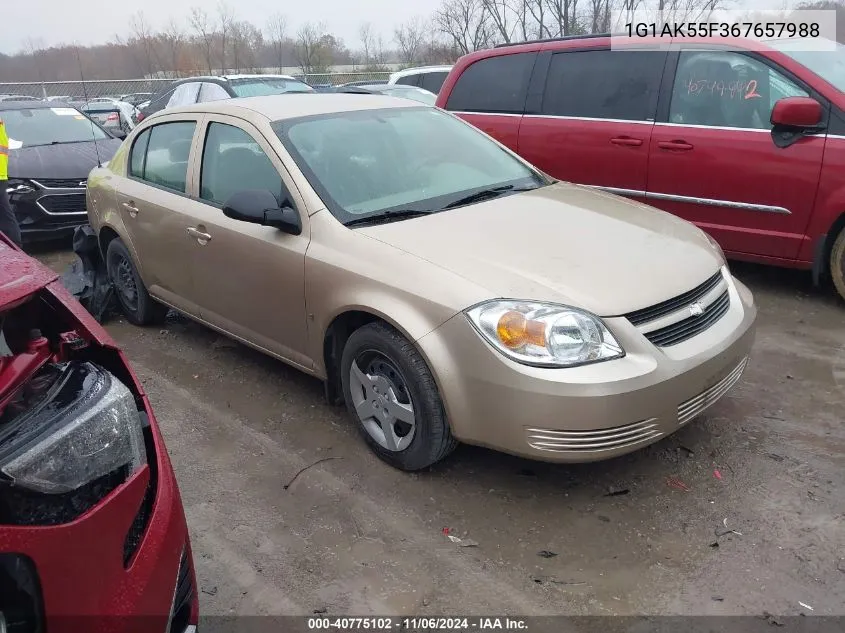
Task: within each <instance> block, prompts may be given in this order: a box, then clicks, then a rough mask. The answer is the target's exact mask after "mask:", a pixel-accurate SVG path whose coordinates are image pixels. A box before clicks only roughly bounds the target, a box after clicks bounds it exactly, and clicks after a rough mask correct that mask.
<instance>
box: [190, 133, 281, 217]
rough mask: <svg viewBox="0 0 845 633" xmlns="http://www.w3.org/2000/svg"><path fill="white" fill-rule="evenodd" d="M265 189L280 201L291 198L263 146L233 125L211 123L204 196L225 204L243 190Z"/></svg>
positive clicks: (205, 153)
mask: <svg viewBox="0 0 845 633" xmlns="http://www.w3.org/2000/svg"><path fill="white" fill-rule="evenodd" d="M250 189H263V190H266V191H269V192H270V193H272V194H273V195H274V196H276V200H277V201H278V202H279V204H281V203H283V202H284V199H285V198H287V193H286V189H285V186H284V184H283V183H282V177H281V176H280V175H279V172H278V171H277V170H276V167H275V166H274V165H273V163H272V161H271V160H270V159H269V158H268V157H267V154H265V153H264V150H263V149H261V145H259V144H258V142H257V141H256V140H255V139H254V138H253V137H252V136H250V135H249V134H248V133H247V132H245V131H244V130H242V129H241V128H239V127H235V126H233V125H226V124H224V123H211V124H210V125H209V126H208V132H207V134H206V136H205V148H204V149H203V153H202V174H201V176H200V198H202V199H203V200H207V201H209V202H212V203H214V204H219V205H223V204H225V203H226V201H227V200H228V199H229V197H230V196H231V195H232V194H234V193H237V192H239V191H247V190H250Z"/></svg>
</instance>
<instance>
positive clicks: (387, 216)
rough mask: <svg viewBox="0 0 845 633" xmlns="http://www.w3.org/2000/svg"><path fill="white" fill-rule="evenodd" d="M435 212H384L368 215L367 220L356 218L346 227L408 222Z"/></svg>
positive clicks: (424, 210) (401, 210)
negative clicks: (396, 221) (397, 221)
mask: <svg viewBox="0 0 845 633" xmlns="http://www.w3.org/2000/svg"><path fill="white" fill-rule="evenodd" d="M431 213H434V211H429V210H426V209H400V210H398V211H384V212H383V213H377V214H376V215H368V216H367V217H365V218H355V219H354V220H349V222H344V226H364V225H367V224H382V223H384V222H392V221H393V220H407V219H409V218H416V217H419V216H421V215H429V214H431Z"/></svg>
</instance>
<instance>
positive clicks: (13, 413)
mask: <svg viewBox="0 0 845 633" xmlns="http://www.w3.org/2000/svg"><path fill="white" fill-rule="evenodd" d="M45 371H46V374H45ZM45 371H42V374H41V376H40V377H39V379H40V380H41V381H42V383H45V384H43V385H42V386H41V388H39V390H38V393H37V394H35V395H27V394H26V393H21V394H18V396H19V397H18V398H17V399H15V400H13V401H12V402H11V403H10V404H9V405H8V406H7V407H6V410H5V411H4V412H3V415H2V417H0V476H2V478H3V479H6V480H7V483H11V484H12V485H13V486H14V487H16V488H23V489H26V490H31V491H33V492H36V493H42V494H48V495H61V494H65V493H69V492H72V491H74V490H77V489H79V488H81V487H83V486H85V485H86V484H90V483H92V482H95V481H97V480H101V479H102V478H103V477H106V476H114V475H117V476H118V477H119V479H120V480H121V481H125V480H126V478H128V477H129V476H130V475H131V474H132V473H134V472H135V471H137V470H138V469H139V468H141V467H142V466H143V465H144V464H146V463H147V456H146V450H145V448H144V436H143V427H142V424H141V418H140V415H139V413H138V408H137V406H136V404H135V398H134V397H133V395H132V393H131V392H130V391H129V389H127V388H126V386H125V385H124V384H123V383H121V382H120V381H119V380H118V379H117V378H115V377H114V376H113V375H112V374H110V373H109V372H107V371H105V370H104V369H101V368H100V367H98V366H96V365H94V364H92V363H88V362H69V363H65V364H63V365H54V366H50V367H47V368H45ZM30 388H31V387H30ZM24 389H26V387H25V388H24Z"/></svg>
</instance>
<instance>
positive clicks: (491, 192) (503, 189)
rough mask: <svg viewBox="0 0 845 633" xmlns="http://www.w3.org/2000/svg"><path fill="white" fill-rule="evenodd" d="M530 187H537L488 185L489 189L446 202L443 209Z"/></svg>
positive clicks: (526, 189) (529, 188) (529, 189)
mask: <svg viewBox="0 0 845 633" xmlns="http://www.w3.org/2000/svg"><path fill="white" fill-rule="evenodd" d="M532 189H537V187H514V186H513V185H500V186H498V187H490V188H489V189H482V190H481V191H476V192H475V193H471V194H469V195H468V196H464V197H463V198H458V199H457V200H455V201H454V202H450V203H449V204H447V205H446V206H445V207H443V208H444V209H454V208H455V207H462V206H464V205H466V204H472V203H474V202H481V201H482V200H490V199H492V198H498V197H499V196H501V195H502V194H503V193H507V192H510V193H516V192H518V191H531V190H532Z"/></svg>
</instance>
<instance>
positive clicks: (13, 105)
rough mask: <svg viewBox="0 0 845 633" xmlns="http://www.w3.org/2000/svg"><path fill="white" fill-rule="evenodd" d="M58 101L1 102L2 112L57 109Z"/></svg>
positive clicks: (0, 108)
mask: <svg viewBox="0 0 845 633" xmlns="http://www.w3.org/2000/svg"><path fill="white" fill-rule="evenodd" d="M56 103H61V102H56V101H0V110H21V109H23V108H26V109H27V110H36V109H41V108H56V107H60V106H57V105H56Z"/></svg>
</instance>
